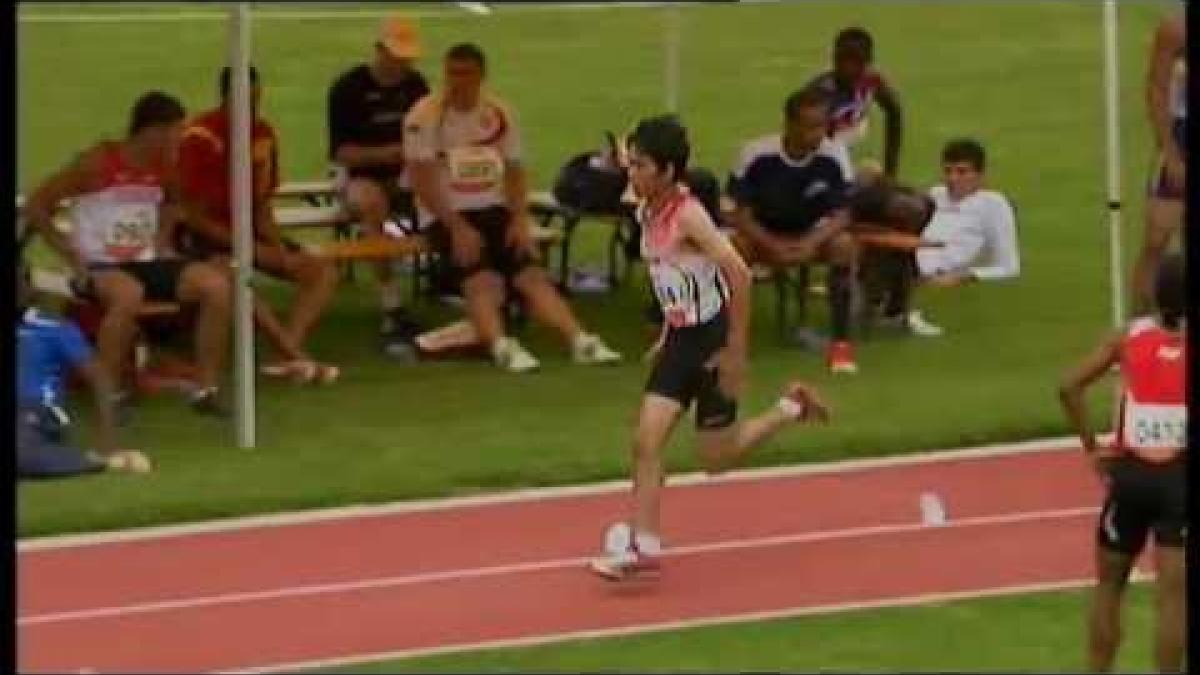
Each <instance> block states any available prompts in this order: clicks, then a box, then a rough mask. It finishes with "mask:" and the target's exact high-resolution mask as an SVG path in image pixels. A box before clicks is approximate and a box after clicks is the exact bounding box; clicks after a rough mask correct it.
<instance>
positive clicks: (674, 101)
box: [663, 4, 682, 113]
mask: <svg viewBox="0 0 1200 675" xmlns="http://www.w3.org/2000/svg"><path fill="white" fill-rule="evenodd" d="M679 22H680V16H679V6H678V5H675V4H672V5H671V6H669V7H667V8H666V10H665V11H664V14H663V24H664V25H663V31H664V41H663V51H664V59H663V69H664V72H663V80H664V81H663V91H664V93H665V95H666V99H667V100H666V105H667V112H671V113H678V112H679V47H680V41H681V37H682V36H681V35H680V32H681V29H680V25H679Z"/></svg>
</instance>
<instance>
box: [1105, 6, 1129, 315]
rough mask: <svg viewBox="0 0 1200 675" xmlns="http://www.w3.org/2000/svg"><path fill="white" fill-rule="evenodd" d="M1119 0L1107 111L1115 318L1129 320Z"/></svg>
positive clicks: (1109, 34)
mask: <svg viewBox="0 0 1200 675" xmlns="http://www.w3.org/2000/svg"><path fill="white" fill-rule="evenodd" d="M1117 25H1118V22H1117V0H1104V111H1105V125H1106V129H1105V131H1106V137H1107V149H1106V151H1105V154H1106V155H1107V159H1108V204H1107V206H1108V251H1109V273H1110V274H1111V293H1112V321H1113V326H1114V327H1120V326H1121V325H1122V324H1123V323H1124V322H1125V303H1124V298H1125V284H1124V282H1123V281H1122V262H1121V206H1122V205H1121V137H1120V126H1121V125H1120V112H1121V111H1120V103H1119V100H1118V98H1117V95H1118V92H1119V90H1120V78H1119V67H1120V66H1119V62H1118V56H1117V54H1118V52H1117Z"/></svg>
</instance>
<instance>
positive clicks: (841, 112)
mask: <svg viewBox="0 0 1200 675" xmlns="http://www.w3.org/2000/svg"><path fill="white" fill-rule="evenodd" d="M874 52H875V41H874V39H873V38H872V37H871V34H870V33H869V32H867V31H866V29H863V28H858V27H854V28H846V29H844V30H842V31H841V32H839V33H838V34H837V37H836V38H834V41H833V69H832V70H829V71H826V72H824V73H821V74H820V75H818V76H817V77H815V78H813V79H812V80H811V81H809V83H808V84H807V85H805V86H806V87H811V88H815V89H817V90H818V91H820V92H822V93H823V94H825V96H826V98H827V100H828V101H829V137H830V138H831V139H832V140H833V141H834V143H835V149H836V150H837V152H838V154H839V155H840V156H841V159H842V161H843V163H844V164H846V165H849V164H850V148H851V147H853V146H854V145H855V144H857V143H858V142H859V141H861V140H862V139H863V137H864V136H866V133H867V115H868V113H870V112H871V104H872V103H878V104H879V107H880V109H881V110H883V120H884V129H883V172H884V174H885V175H887V176H888V177H892V178H894V177H895V175H896V169H897V167H898V166H899V164H900V144H901V142H902V138H903V134H904V118H903V113H902V110H901V108H900V98H899V96H898V95H897V94H896V90H895V89H894V88H893V87H892V86H891V85H890V84H889V82H888V80H887V79H886V78H885V77H884V76H883V74H882V73H880V72H879V71H878V70H877V69H876V68H875V67H874V66H873V65H872V61H873V60H874V56H875V54H874Z"/></svg>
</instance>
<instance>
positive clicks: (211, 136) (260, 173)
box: [179, 107, 279, 229]
mask: <svg viewBox="0 0 1200 675" xmlns="http://www.w3.org/2000/svg"><path fill="white" fill-rule="evenodd" d="M250 143H251V155H252V157H253V169H252V172H253V173H252V175H253V179H252V180H253V183H254V191H253V194H254V213H255V217H257V214H258V207H259V206H260V205H261V204H263V203H264V202H265V201H266V200H268V199H270V197H271V195H272V194H273V193H274V192H275V190H277V189H278V188H279V146H278V143H277V141H276V138H275V130H274V129H272V128H271V125H270V124H267V122H266V121H264V120H262V119H256V120H255V121H254V127H253V129H252V131H251V141H250ZM231 145H232V140H231V139H230V133H229V114H228V113H227V112H226V110H225V108H223V107H222V108H217V109H215V110H212V111H209V112H207V113H205V114H203V115H201V116H199V117H197V118H196V119H195V120H193V121H192V122H191V124H189V125H188V127H187V129H185V130H184V132H183V142H182V144H181V145H180V148H179V173H180V179H181V182H182V187H183V191H184V193H185V194H187V195H188V196H189V197H190V198H191V199H193V200H195V201H197V202H199V203H200V204H201V205H202V206H203V208H204V210H205V212H206V213H207V214H208V216H209V217H211V218H213V219H215V220H217V221H218V222H220V223H221V224H223V225H224V226H225V227H227V228H228V227H229V226H230V223H231V222H232V220H233V218H232V201H233V196H232V195H231V194H230V191H229V154H230V153H229V148H230V146H231ZM254 226H255V229H258V228H259V227H260V224H259V223H257V222H256V223H255V225H254Z"/></svg>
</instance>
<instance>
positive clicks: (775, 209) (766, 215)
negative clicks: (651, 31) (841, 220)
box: [726, 134, 849, 235]
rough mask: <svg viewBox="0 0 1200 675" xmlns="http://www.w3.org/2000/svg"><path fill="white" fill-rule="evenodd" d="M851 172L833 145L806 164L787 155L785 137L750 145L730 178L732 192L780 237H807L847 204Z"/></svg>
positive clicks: (822, 148)
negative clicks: (830, 214) (831, 214)
mask: <svg viewBox="0 0 1200 675" xmlns="http://www.w3.org/2000/svg"><path fill="white" fill-rule="evenodd" d="M847 175H848V170H847V168H846V167H844V166H843V164H842V160H841V159H839V155H838V153H837V150H836V148H834V147H833V144H832V142H831V141H829V140H828V139H826V140H825V141H822V143H821V145H820V147H819V148H818V149H817V150H816V151H814V152H813V153H812V154H810V155H809V156H808V157H805V158H804V159H801V160H795V159H792V158H790V157H788V156H787V155H785V154H784V152H783V139H782V137H781V135H780V134H774V135H771V136H764V137H762V138H759V139H756V140H753V141H750V142H749V143H747V144H746V145H745V146H744V147H743V149H742V154H741V157H740V158H739V160H738V163H737V166H735V167H734V169H733V172H732V173H731V174H730V175H729V182H728V185H727V187H726V191H727V192H728V193H729V196H730V198H731V199H733V201H734V202H736V203H737V204H738V205H739V206H745V207H749V208H750V210H751V212H752V213H753V214H754V219H755V220H757V221H758V223H759V224H760V225H762V226H763V227H764V228H766V229H767V230H769V231H771V232H774V233H777V234H789V235H802V234H805V233H806V232H808V231H809V230H811V229H812V228H813V226H814V225H816V223H817V221H819V220H821V219H822V218H824V217H825V216H827V215H829V213H830V212H831V211H834V210H835V209H839V208H842V207H843V206H845V204H846V191H847V188H848V186H849V182H848V181H847V179H846V176H847Z"/></svg>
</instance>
